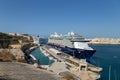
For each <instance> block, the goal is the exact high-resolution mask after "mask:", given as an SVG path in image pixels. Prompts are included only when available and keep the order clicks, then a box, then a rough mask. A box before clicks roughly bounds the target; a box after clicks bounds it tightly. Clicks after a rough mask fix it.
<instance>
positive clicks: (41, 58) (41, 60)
mask: <svg viewBox="0 0 120 80" xmlns="http://www.w3.org/2000/svg"><path fill="white" fill-rule="evenodd" d="M31 54H32V55H33V56H34V57H35V58H36V59H37V63H38V64H40V65H51V64H52V63H53V62H54V60H51V59H49V57H48V56H45V55H44V53H42V52H41V51H40V48H37V49H36V50H34V51H33V52H31Z"/></svg>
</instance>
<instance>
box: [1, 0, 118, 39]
mask: <svg viewBox="0 0 120 80" xmlns="http://www.w3.org/2000/svg"><path fill="white" fill-rule="evenodd" d="M70 31H73V32H74V33H78V34H81V35H83V36H84V37H110V38H120V0H0V32H5V33H9V32H15V33H27V34H31V35H43V36H46V35H50V34H51V33H54V32H58V33H60V34H65V33H67V32H70Z"/></svg>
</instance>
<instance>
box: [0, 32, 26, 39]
mask: <svg viewBox="0 0 120 80" xmlns="http://www.w3.org/2000/svg"><path fill="white" fill-rule="evenodd" d="M0 39H2V40H5V39H7V40H9V39H13V40H22V39H24V37H23V36H12V35H8V34H6V33H2V32H0Z"/></svg>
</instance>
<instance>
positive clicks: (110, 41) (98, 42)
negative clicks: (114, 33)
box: [88, 38, 120, 44]
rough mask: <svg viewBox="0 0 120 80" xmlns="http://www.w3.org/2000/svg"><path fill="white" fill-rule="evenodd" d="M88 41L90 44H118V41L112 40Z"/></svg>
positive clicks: (119, 41) (94, 39) (96, 39)
mask: <svg viewBox="0 0 120 80" xmlns="http://www.w3.org/2000/svg"><path fill="white" fill-rule="evenodd" d="M88 40H90V42H89V43H90V44H120V39H114V38H93V39H88Z"/></svg>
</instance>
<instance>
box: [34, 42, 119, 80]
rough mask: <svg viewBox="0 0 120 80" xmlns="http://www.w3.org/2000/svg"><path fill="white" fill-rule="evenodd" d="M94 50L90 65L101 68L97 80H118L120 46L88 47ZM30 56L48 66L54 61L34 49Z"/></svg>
mask: <svg viewBox="0 0 120 80" xmlns="http://www.w3.org/2000/svg"><path fill="white" fill-rule="evenodd" d="M90 46H91V47H92V48H94V49H96V53H95V54H94V55H93V57H92V58H91V63H92V64H94V65H96V66H99V67H102V68H103V71H102V72H100V74H101V78H100V79H98V80H120V45H102V44H101V45H100V44H99V45H98V44H96V45H93V44H92V45H90ZM32 54H33V55H34V56H35V57H36V58H37V60H38V63H39V64H42V65H50V64H52V63H53V62H54V61H53V60H50V59H49V58H48V57H47V56H45V55H44V54H43V53H42V52H41V51H40V49H39V48H38V49H36V50H35V51H33V52H32Z"/></svg>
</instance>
